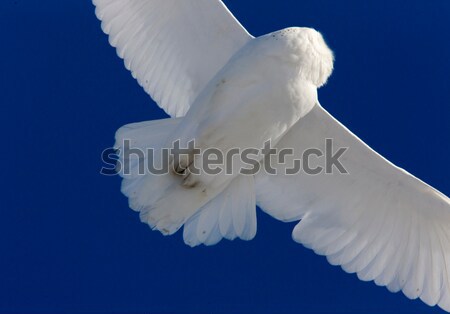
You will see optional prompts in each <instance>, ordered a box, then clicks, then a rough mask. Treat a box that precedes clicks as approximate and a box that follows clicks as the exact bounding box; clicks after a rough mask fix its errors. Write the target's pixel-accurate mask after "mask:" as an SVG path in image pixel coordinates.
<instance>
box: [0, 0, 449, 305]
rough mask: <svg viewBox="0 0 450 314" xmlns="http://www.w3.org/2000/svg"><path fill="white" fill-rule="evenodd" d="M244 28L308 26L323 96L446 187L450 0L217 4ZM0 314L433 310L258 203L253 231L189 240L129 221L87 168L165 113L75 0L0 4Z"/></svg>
mask: <svg viewBox="0 0 450 314" xmlns="http://www.w3.org/2000/svg"><path fill="white" fill-rule="evenodd" d="M226 3H227V4H228V6H229V8H230V10H231V11H232V12H234V13H235V15H236V17H237V18H238V19H239V20H240V21H241V22H242V24H243V25H244V26H245V27H246V28H247V29H248V30H249V32H251V33H252V34H254V35H255V36H257V35H262V34H265V33H267V32H271V31H274V30H277V29H281V28H284V27H287V26H294V25H296V26H310V27H314V28H316V29H318V30H320V31H321V32H322V33H323V34H324V36H325V38H326V39H327V41H328V43H329V45H330V47H332V49H333V50H334V51H335V54H336V70H335V72H334V74H333V76H332V78H331V79H330V81H329V83H328V85H327V86H326V87H324V88H323V89H321V90H320V92H319V94H320V100H321V102H322V104H323V106H324V107H326V108H327V109H328V110H329V111H330V112H331V113H333V114H334V115H335V116H336V117H337V118H338V119H339V120H340V121H342V122H343V123H344V124H345V125H347V126H348V127H349V128H350V129H351V130H353V131H354V132H355V133H356V134H358V135H359V136H360V137H361V138H362V139H363V140H365V141H366V142H367V143H368V144H369V145H371V146H372V147H373V148H374V149H376V150H377V151H378V152H380V153H381V154H383V155H384V156H386V157H387V158H388V159H390V160H391V161H393V162H394V163H396V164H398V165H399V166H401V167H403V168H406V169H407V170H409V171H410V172H411V173H413V174H414V175H416V176H418V177H420V178H421V179H423V180H424V181H426V182H428V183H430V184H431V185H433V186H434V187H436V188H437V189H439V190H441V191H442V192H443V193H445V194H447V195H449V194H450V181H449V180H448V178H449V174H450V171H449V166H448V160H449V153H450V148H449V142H450V127H449V120H450V80H449V77H450V75H449V73H450V40H449V39H450V1H448V0H433V1H426V0H422V1H412V0H410V1H398V0H395V1H393V0H389V1H387V0H385V1H379V0H377V1H360V0H353V1H350V0H346V1H335V0H328V1H327V0H320V1H318V0H279V1H257V0H246V1H237V0H228V1H226ZM0 40H1V44H0V69H1V71H0V105H1V106H0V111H1V113H0V119H1V121H0V122H1V123H0V125H1V128H2V131H1V135H2V138H1V139H2V141H1V144H2V152H1V165H2V171H1V174H2V176H1V185H2V188H1V191H2V192H1V193H2V195H1V198H0V199H1V204H0V211H1V216H0V235H1V237H0V254H1V255H0V312H45V313H48V312H80V311H89V312H144V311H147V312H149V311H153V312H196V313H211V312H222V313H228V312H242V313H248V312H253V313H266V312H267V313H288V312H296V313H299V312H340V313H343V312H355V313H356V312H358V313H362V312H364V313H370V312H372V313H379V312H392V313H398V312H408V313H413V312H416V313H433V312H439V310H438V309H437V308H434V309H433V308H429V307H427V306H426V305H424V304H422V302H421V301H409V300H408V299H407V298H406V297H404V296H403V295H402V294H400V293H398V294H391V293H389V292H388V291H387V290H386V289H384V288H379V287H376V286H375V284H373V283H364V282H360V281H359V280H358V279H357V278H356V276H355V275H348V274H346V273H344V272H343V271H342V270H341V269H339V268H338V267H332V266H330V265H328V263H327V261H326V259H325V258H324V257H319V256H316V255H315V254H314V253H313V252H311V251H309V250H307V249H305V248H303V247H302V246H301V245H298V244H296V243H294V242H293V241H292V240H291V236H290V234H291V230H292V228H293V224H283V223H281V222H278V221H276V220H274V219H271V218H270V217H268V216H267V215H266V214H264V213H262V212H258V234H257V236H256V238H255V239H254V240H253V241H251V242H243V241H234V242H228V241H222V242H221V243H220V244H219V245H217V246H215V247H210V248H205V247H200V248H196V249H191V248H189V247H187V246H185V245H184V244H183V242H182V239H181V234H180V233H178V234H176V235H175V236H172V237H167V238H164V237H162V236H161V235H160V234H159V233H157V232H151V231H150V229H149V228H148V227H147V226H146V225H144V224H142V223H140V222H139V218H138V215H137V214H136V213H134V212H133V211H131V210H130V209H128V206H127V200H126V199H125V197H123V196H122V195H121V193H120V179H119V178H117V177H105V176H101V175H99V170H100V167H101V161H100V153H101V151H102V150H103V149H104V148H106V147H109V146H110V145H112V144H113V136H114V132H115V130H116V129H117V128H119V127H120V126H122V125H124V124H126V123H130V122H135V121H142V120H150V119H154V118H161V117H164V113H163V112H162V111H161V110H160V109H158V108H157V106H156V105H155V104H154V103H153V102H152V101H151V100H150V98H149V97H148V96H147V95H146V94H145V93H144V92H143V90H141V88H140V87H139V86H138V84H137V83H136V82H135V81H134V80H133V79H132V77H131V75H130V74H129V73H128V72H127V71H126V70H125V68H124V67H123V64H122V61H121V60H120V59H119V58H117V57H116V54H115V51H114V50H113V49H112V48H111V47H109V45H108V43H107V37H106V36H105V35H104V34H102V32H101V30H100V24H99V22H98V21H97V20H96V18H95V16H94V7H93V6H92V5H91V4H90V2H89V1H86V0H83V1H82V0H64V1H62V0H47V1H23V0H15V1H12V0H2V1H1V2H0Z"/></svg>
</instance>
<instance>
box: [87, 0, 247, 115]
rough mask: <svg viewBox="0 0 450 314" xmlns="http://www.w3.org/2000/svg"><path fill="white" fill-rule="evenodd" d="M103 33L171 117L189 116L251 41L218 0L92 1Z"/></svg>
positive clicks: (143, 85) (140, 82) (139, 80)
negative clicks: (215, 78) (208, 87)
mask: <svg viewBox="0 0 450 314" xmlns="http://www.w3.org/2000/svg"><path fill="white" fill-rule="evenodd" d="M93 2H94V4H95V5H96V14H97V17H98V18H99V19H100V20H101V21H102V29H103V31H104V32H105V33H107V34H109V41H110V43H111V45H112V46H114V47H116V48H117V53H118V55H119V56H120V57H121V58H123V59H124V60H125V66H126V68H127V69H129V70H130V71H131V72H132V75H133V77H134V78H136V79H137V80H138V82H139V84H140V85H141V86H142V87H143V88H144V89H145V91H146V92H147V93H148V94H150V96H151V97H152V98H153V99H154V100H155V101H156V102H157V103H158V105H159V106H160V107H161V108H163V109H164V110H165V111H166V112H167V113H168V114H169V115H171V116H175V117H179V116H183V115H185V114H186V112H187V110H188V109H189V106H190V105H191V104H192V102H193V101H194V100H195V98H196V97H197V95H198V94H199V93H200V92H201V91H202V89H203V88H204V87H205V85H206V84H207V83H208V82H209V80H210V79H211V78H212V77H213V76H214V75H215V74H216V73H217V72H218V71H219V70H220V69H221V68H222V67H223V66H224V65H225V63H226V62H227V61H228V60H229V59H230V57H231V56H232V55H233V54H234V53H235V52H236V51H237V50H239V49H240V48H241V47H242V46H243V45H244V44H245V43H246V42H248V41H249V40H250V39H251V38H253V37H252V36H251V35H250V34H249V33H247V31H246V30H245V29H244V28H243V27H242V26H241V25H240V24H239V22H238V21H237V20H236V19H235V18H234V17H233V15H232V14H231V13H230V12H229V11H228V9H227V8H226V7H225V5H224V4H223V3H222V1H220V0H194V1H190V0H93Z"/></svg>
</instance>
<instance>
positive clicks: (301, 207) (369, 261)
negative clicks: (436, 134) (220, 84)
mask: <svg viewBox="0 0 450 314" xmlns="http://www.w3.org/2000/svg"><path fill="white" fill-rule="evenodd" d="M327 138H328V139H332V140H333V145H334V147H335V150H337V148H339V147H348V150H347V151H346V152H345V153H344V154H343V155H342V158H341V159H340V161H341V163H342V165H343V166H344V167H345V169H346V170H347V171H348V174H341V173H339V171H336V169H335V171H334V173H333V174H325V173H323V172H322V173H321V174H317V175H307V174H305V173H304V172H301V173H299V174H296V175H284V174H283V171H284V170H285V168H286V167H291V164H292V160H293V158H299V157H300V155H301V154H302V153H303V151H305V150H306V149H308V148H318V149H320V150H322V151H323V150H324V146H325V142H326V139H327ZM277 146H278V148H293V149H295V152H296V156H295V157H292V158H287V159H286V163H285V164H284V165H283V164H278V165H277V166H276V167H275V168H276V169H277V171H278V174H277V175H268V174H264V173H260V174H258V175H257V176H256V191H257V202H258V205H259V206H260V207H261V208H262V209H263V210H265V211H266V212H267V213H269V214H270V215H272V216H274V217H275V218H277V219H280V220H283V221H294V220H299V219H301V221H300V222H299V223H298V225H297V226H296V227H295V229H294V231H293V238H294V240H295V241H297V242H300V243H302V244H303V245H305V246H306V247H308V248H311V249H313V250H314V251H315V252H316V253H318V254H321V255H326V256H327V258H328V260H329V262H330V263H331V264H333V265H341V266H342V268H343V269H344V270H345V271H347V272H349V273H354V272H356V273H357V274H358V277H359V278H360V279H361V280H367V281H369V280H375V283H376V284H377V285H382V286H387V287H388V289H389V290H390V291H393V292H396V291H400V290H402V291H403V292H404V294H405V295H406V296H407V297H409V298H412V299H414V298H417V297H420V298H421V299H422V300H423V301H424V302H425V303H427V304H429V305H435V304H438V305H439V306H440V307H442V308H443V309H445V310H447V311H450V201H449V198H448V197H446V196H445V195H443V194H441V193H440V192H438V191H436V190H435V189H433V188H432V187H430V186H428V185H427V184H425V183H424V182H422V181H420V180H418V179H417V178H415V177H413V176H412V175H410V174H409V173H407V172H406V171H404V170H402V169H400V168H397V167H396V166H394V165H393V164H391V163H390V162H389V161H387V160H386V159H384V158H383V157H381V156H380V155H378V154H377V153H376V152H375V151H373V150H372V149H371V148H370V147H368V146H367V145H366V144H364V143H363V142H362V141H361V140H360V139H358V138H357V137H356V136H355V135H353V134H352V133H351V132H350V131H349V130H347V129H346V128H345V127H344V126H342V125H341V124H340V123H339V122H338V121H336V120H335V119H334V118H333V117H332V116H331V115H330V114H328V113H327V112H326V111H325V110H324V109H323V108H322V107H321V106H320V105H316V106H315V108H314V109H313V110H312V112H310V113H309V114H308V115H307V116H306V117H305V118H303V119H301V120H300V121H299V122H298V123H297V124H296V125H295V126H294V127H293V128H292V129H291V130H290V131H289V132H288V133H287V134H286V136H285V137H284V138H283V139H282V140H281V141H280V142H279V143H278V145H277ZM311 159H314V158H311ZM315 166H317V165H314V167H315ZM311 168H313V166H311Z"/></svg>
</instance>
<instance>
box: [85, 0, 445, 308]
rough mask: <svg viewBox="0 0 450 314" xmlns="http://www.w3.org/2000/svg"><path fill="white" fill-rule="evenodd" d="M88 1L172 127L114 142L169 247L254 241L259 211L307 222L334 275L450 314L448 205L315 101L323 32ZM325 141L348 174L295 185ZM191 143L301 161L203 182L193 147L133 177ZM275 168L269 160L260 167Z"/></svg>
mask: <svg viewBox="0 0 450 314" xmlns="http://www.w3.org/2000/svg"><path fill="white" fill-rule="evenodd" d="M93 2H94V4H95V6H96V14H97V16H98V18H99V19H100V20H101V21H102V28H103V31H104V32H105V33H107V34H109V40H110V43H111V45H112V46H114V47H116V48H117V51H118V55H119V56H120V57H121V58H123V59H124V60H125V66H126V68H127V69H129V70H130V71H131V73H132V75H133V77H134V78H136V79H137V81H138V82H139V84H140V85H141V86H142V87H143V88H144V89H145V91H146V92H147V93H148V94H149V95H150V96H151V97H152V98H153V99H154V100H155V102H156V103H157V104H158V105H159V106H160V107H161V108H163V109H164V110H165V111H166V112H167V113H168V114H169V115H170V116H171V118H168V119H162V120H158V121H149V122H140V123H134V124H129V125H126V126H124V127H122V128H120V129H119V130H118V131H117V134H116V148H117V149H118V151H119V156H120V158H121V159H120V160H119V161H120V162H122V164H125V163H127V162H128V163H129V164H130V168H131V172H130V173H129V174H125V173H124V172H123V171H122V173H121V175H122V176H123V184H122V192H123V193H124V194H125V195H126V196H127V197H128V198H129V204H130V207H131V208H132V209H133V210H136V211H138V212H139V213H140V218H141V220H142V221H143V222H145V223H147V224H149V225H150V226H151V228H152V229H154V230H159V231H160V232H161V233H163V234H165V235H170V234H173V233H175V232H176V231H178V230H179V229H180V228H181V227H183V237H184V241H185V242H186V244H188V245H190V246H197V245H200V244H204V245H214V244H216V243H218V242H219V241H220V240H221V239H222V238H226V239H230V240H232V239H235V238H240V239H244V240H251V239H252V238H253V237H254V236H255V234H256V206H259V207H260V208H261V209H262V210H263V211H265V212H266V213H268V214H269V215H271V216H273V217H275V218H276V219H279V220H281V221H285V222H291V221H299V222H298V224H297V225H296V227H295V228H294V230H293V233H292V237H293V239H294V240H295V241H297V242H298V243H301V244H303V245H304V246H306V247H308V248H311V249H312V250H314V252H316V253H317V254H321V255H325V256H327V259H328V261H329V262H330V263H331V264H333V265H341V266H342V268H343V269H344V270H345V271H347V272H349V273H357V274H358V277H359V278H360V279H362V280H366V281H369V280H374V281H375V283H376V284H377V285H382V286H387V288H388V289H389V290H390V291H393V292H397V291H400V290H402V291H403V292H404V294H405V295H406V296H407V297H409V298H411V299H414V298H420V299H422V300H423V301H424V302H425V303H427V304H429V305H436V304H437V305H439V306H440V307H441V308H443V309H445V310H447V311H450V201H449V198H448V197H447V196H445V195H443V194H442V193H440V192H439V191H437V190H435V189H434V188H432V187H430V186H429V185H427V184H425V183H424V182H422V181H420V180H419V179H417V178H415V177H414V176H412V175H411V174H409V173H408V172H406V171H404V170H402V169H400V168H398V167H396V166H395V165H393V164H392V163H390V162H389V161H387V160H386V159H384V158H383V157H382V156H380V155H379V154H377V153H376V152H375V151H373V150H372V149H371V148H370V147H368V146H367V145H366V144H364V143H363V142H362V141H361V140H360V139H358V138H357V137H356V136H355V135H354V134H352V133H351V132H350V131H349V130H348V129H346V128H345V127H344V126H343V125H341V124H340V123H339V122H338V121H336V120H335V119H334V118H333V117H332V116H331V115H330V114H329V113H327V111H325V110H324V109H323V108H322V107H321V105H320V104H319V101H318V97H317V89H318V88H320V87H321V86H322V85H324V84H325V83H326V81H327V79H328V77H329V76H330V75H331V73H332V71H333V62H334V57H333V53H332V51H331V50H330V49H329V48H328V46H327V44H326V43H325V41H324V39H323V37H322V35H321V34H320V33H319V32H317V31H316V30H314V29H311V28H302V27H292V28H287V29H283V30H280V31H276V32H273V33H270V34H267V35H264V36H261V37H257V38H255V37H253V36H251V35H250V34H249V33H248V32H247V31H246V30H245V29H244V28H243V27H242V25H241V24H240V23H239V22H238V21H237V20H236V19H235V18H234V17H233V15H232V14H231V13H230V12H229V11H228V9H227V8H226V7H225V5H224V4H223V3H222V2H221V1H220V0H191V1H187V0H183V1H182V0H94V1H93ZM327 139H331V140H332V141H333V145H334V146H335V147H345V148H347V150H346V151H345V153H343V155H342V156H341V157H342V158H341V161H342V165H344V166H345V171H344V172H342V171H334V172H327V171H322V172H320V173H315V174H314V175H310V174H307V173H305V172H304V171H298V172H297V173H290V174H288V173H287V170H289V169H287V165H288V164H289V163H292V162H295V161H296V160H302V154H303V153H304V152H305V151H307V150H308V149H311V148H313V149H315V152H323V151H326V149H327V147H326V146H327V145H328V144H327V143H328V142H327ZM126 140H128V141H129V143H131V146H132V147H133V148H138V149H142V150H143V151H144V152H145V151H146V149H148V148H153V149H154V150H153V151H152V152H153V153H155V156H156V157H155V156H149V151H146V153H145V154H142V155H140V154H135V156H134V157H131V155H130V154H127V152H129V150H131V149H133V148H132V147H131V146H126V145H125V144H124V143H125V142H126ZM191 140H195V145H196V147H198V148H199V149H200V150H206V149H210V148H211V149H212V148H214V149H216V151H219V152H228V151H230V150H232V149H238V150H245V149H247V148H260V147H263V146H264V145H265V143H268V142H270V143H271V145H272V146H273V149H275V151H277V152H279V151H280V150H282V149H284V148H289V149H291V150H292V154H286V155H285V156H284V157H285V158H283V160H280V159H278V160H275V163H274V164H273V168H272V170H276V171H275V172H273V173H269V172H267V171H259V172H255V173H253V174H251V175H245V174H244V173H242V172H238V171H234V170H236V169H238V167H239V166H242V165H243V163H242V162H241V161H237V162H236V163H234V164H233V165H232V167H231V170H233V171H231V172H230V173H229V172H226V173H225V172H219V173H215V174H210V173H206V172H205V171H200V172H198V171H194V169H197V168H196V167H194V166H193V165H194V164H195V165H200V166H204V165H203V164H202V162H203V163H204V162H205V161H204V159H202V158H200V157H199V156H198V155H196V154H194V149H193V148H192V147H191V148H190V149H192V150H189V149H188V153H187V154H185V155H183V157H180V158H176V159H174V158H173V157H170V158H169V159H168V163H169V164H168V165H169V168H170V169H171V171H168V172H167V173H165V174H155V173H148V172H146V173H140V172H139V173H137V172H136V170H137V169H138V168H140V166H141V165H142V164H143V163H145V162H146V161H148V160H149V159H150V158H152V160H153V161H155V160H156V161H155V162H156V163H157V164H159V165H160V166H161V165H164V164H165V162H164V157H158V156H162V155H163V154H162V155H161V154H157V153H156V152H162V151H163V149H164V148H168V147H169V146H171V145H172V144H173V143H174V142H175V141H179V143H181V144H182V145H185V144H188V142H190V141H191ZM187 147H190V146H187ZM317 156H320V153H317ZM317 156H316V157H317ZM272 157H273V156H272ZM275 157H276V156H275ZM266 159H268V157H267V154H264V153H258V154H255V156H254V158H253V160H256V161H257V163H260V164H262V163H264V162H265V161H266ZM273 159H276V158H271V162H272V161H273ZM227 163H231V162H230V161H229V160H228V159H227V160H225V161H224V164H225V165H227ZM254 165H255V164H254ZM316 166H317V165H316ZM235 167H236V169H235ZM200 169H201V170H203V169H204V167H200ZM119 172H120V171H119Z"/></svg>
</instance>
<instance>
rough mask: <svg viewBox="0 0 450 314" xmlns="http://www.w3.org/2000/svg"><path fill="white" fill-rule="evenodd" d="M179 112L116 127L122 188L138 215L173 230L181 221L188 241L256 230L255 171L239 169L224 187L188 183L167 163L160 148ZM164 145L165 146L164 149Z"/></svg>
mask: <svg viewBox="0 0 450 314" xmlns="http://www.w3.org/2000/svg"><path fill="white" fill-rule="evenodd" d="M181 121H182V118H171V119H163V120H156V121H148V122H140V123H133V124H128V125H125V126H123V127H122V128H120V129H119V130H118V131H117V133H116V144H115V148H116V149H117V150H118V156H119V159H118V161H117V167H116V168H117V172H118V173H119V174H120V176H121V177H122V178H123V182H122V193H123V194H125V196H127V197H128V199H129V205H130V207H131V208H132V209H133V210H135V211H138V212H139V213H140V218H141V221H142V222H144V223H147V224H149V225H150V227H151V228H152V229H153V230H159V231H160V232H161V233H162V234H164V235H171V234H173V233H175V232H176V231H178V230H179V229H180V228H181V227H182V226H183V225H184V233H183V237H184V241H185V243H186V244H188V245H190V246H197V245H200V244H205V245H214V244H216V243H217V242H219V241H220V240H221V239H222V238H227V239H230V240H233V239H235V238H241V239H243V240H251V239H252V238H253V237H254V236H255V234H256V204H255V187H254V177H253V176H244V175H239V176H237V177H235V178H234V179H233V180H232V181H231V182H230V183H229V184H227V185H226V186H224V187H222V188H212V187H208V186H206V187H205V186H186V185H185V184H183V180H182V177H181V176H180V175H178V174H176V173H174V172H173V171H171V169H170V166H169V167H168V166H167V162H168V157H167V155H165V152H164V149H163V148H167V145H168V144H167V143H172V142H173V140H174V139H172V140H171V139H170V136H171V135H172V134H173V133H174V131H175V129H176V128H177V127H178V125H179V123H180V122H181ZM166 151H167V150H166Z"/></svg>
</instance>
